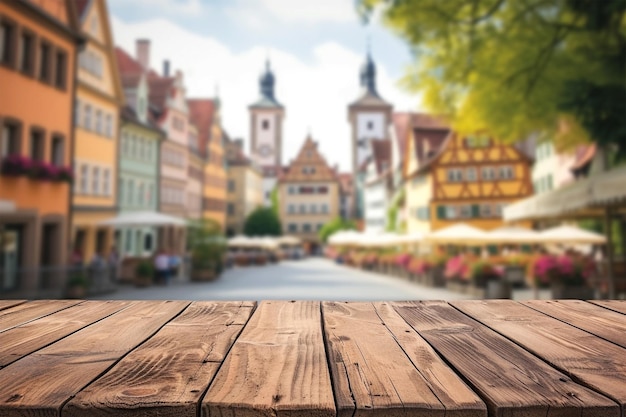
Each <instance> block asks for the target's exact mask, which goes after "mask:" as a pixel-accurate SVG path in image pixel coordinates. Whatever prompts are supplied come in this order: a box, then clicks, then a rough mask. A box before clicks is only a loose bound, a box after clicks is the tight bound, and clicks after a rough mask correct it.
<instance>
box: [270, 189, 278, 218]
mask: <svg viewBox="0 0 626 417" xmlns="http://www.w3.org/2000/svg"><path fill="white" fill-rule="evenodd" d="M270 198H271V200H272V210H273V211H274V213H275V214H276V216H278V217H280V205H279V204H280V202H279V201H278V187H274V189H273V190H272V194H271V196H270Z"/></svg>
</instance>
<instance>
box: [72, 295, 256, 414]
mask: <svg viewBox="0 0 626 417" xmlns="http://www.w3.org/2000/svg"><path fill="white" fill-rule="evenodd" d="M254 306H255V304H254V303H250V302H194V303H192V304H191V305H190V306H189V307H187V309H186V310H185V311H184V312H183V313H182V314H181V315H180V316H178V317H176V318H175V319H174V320H172V321H170V322H169V323H167V324H166V325H165V326H164V327H163V328H162V329H161V330H160V331H159V332H158V333H157V334H155V335H154V336H153V337H152V338H150V340H148V341H147V342H146V343H144V344H142V345H141V346H140V347H139V348H137V349H136V350H134V351H133V352H131V353H130V354H129V355H127V356H126V357H124V358H123V359H122V360H121V361H120V362H118V363H117V364H116V365H115V366H114V367H113V368H112V369H111V370H110V371H109V372H107V373H106V374H105V375H104V376H103V377H101V378H99V379H98V380H97V381H96V382H94V383H93V384H91V385H90V386H88V387H87V388H86V389H84V390H83V391H81V392H80V393H78V395H77V396H76V397H75V398H74V399H73V400H71V401H70V402H69V403H68V404H67V405H66V406H65V407H64V408H63V417H80V416H85V417H87V416H93V417H97V416H103V417H104V416H111V415H115V416H131V415H137V412H138V410H139V409H141V415H142V416H144V417H145V416H159V417H167V416H172V417H174V416H177V417H182V416H189V417H191V416H194V417H195V416H196V415H197V412H198V407H199V403H200V399H201V398H202V395H204V393H205V392H206V389H207V388H208V386H209V383H210V382H211V380H212V379H213V377H214V376H215V373H216V372H217V370H218V369H219V366H220V365H221V363H222V361H223V360H224V357H225V356H226V353H227V352H228V350H229V349H230V348H231V346H232V344H233V342H234V341H235V339H236V338H237V336H238V335H239V333H240V332H241V329H243V327H244V325H245V323H246V322H247V321H248V319H249V318H250V315H251V314H252V310H253V308H254ZM121 387H123V388H121Z"/></svg>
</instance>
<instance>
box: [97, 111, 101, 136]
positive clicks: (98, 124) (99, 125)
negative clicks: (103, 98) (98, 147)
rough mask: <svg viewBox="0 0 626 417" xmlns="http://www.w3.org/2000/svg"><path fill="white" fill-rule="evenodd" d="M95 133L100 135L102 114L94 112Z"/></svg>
mask: <svg viewBox="0 0 626 417" xmlns="http://www.w3.org/2000/svg"><path fill="white" fill-rule="evenodd" d="M96 133H97V134H99V135H100V134H102V112H101V111H100V110H96Z"/></svg>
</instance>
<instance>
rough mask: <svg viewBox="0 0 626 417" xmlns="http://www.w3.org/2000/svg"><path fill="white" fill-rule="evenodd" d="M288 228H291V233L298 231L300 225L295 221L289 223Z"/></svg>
mask: <svg viewBox="0 0 626 417" xmlns="http://www.w3.org/2000/svg"><path fill="white" fill-rule="evenodd" d="M287 230H289V232H290V233H296V232H297V231H298V225H297V224H295V223H289V225H288V226H287Z"/></svg>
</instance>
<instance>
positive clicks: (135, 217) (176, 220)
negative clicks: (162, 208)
mask: <svg viewBox="0 0 626 417" xmlns="http://www.w3.org/2000/svg"><path fill="white" fill-rule="evenodd" d="M99 224H100V225H101V226H112V227H141V226H187V221H186V220H185V219H181V218H180V217H174V216H170V215H168V214H163V213H157V212H155V211H136V212H132V213H123V214H120V215H117V216H115V217H113V218H110V219H108V220H104V221H102V222H100V223H99Z"/></svg>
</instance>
